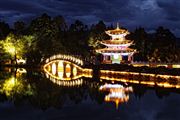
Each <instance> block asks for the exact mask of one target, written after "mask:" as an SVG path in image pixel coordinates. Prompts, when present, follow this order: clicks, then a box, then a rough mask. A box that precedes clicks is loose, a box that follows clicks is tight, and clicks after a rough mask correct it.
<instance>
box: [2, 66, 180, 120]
mask: <svg viewBox="0 0 180 120" xmlns="http://www.w3.org/2000/svg"><path fill="white" fill-rule="evenodd" d="M47 77H48V76H47V75H46V74H45V73H44V72H43V71H35V70H34V71H32V70H23V69H10V68H3V69H1V72H0V120H179V119H180V114H179V112H180V94H179V93H180V90H175V89H164V88H152V87H147V86H142V85H133V84H124V83H118V82H117V83H108V82H106V81H99V80H97V79H96V78H85V77H81V78H78V79H76V80H68V81H60V82H57V81H55V80H54V79H53V80H52V79H50V78H47Z"/></svg>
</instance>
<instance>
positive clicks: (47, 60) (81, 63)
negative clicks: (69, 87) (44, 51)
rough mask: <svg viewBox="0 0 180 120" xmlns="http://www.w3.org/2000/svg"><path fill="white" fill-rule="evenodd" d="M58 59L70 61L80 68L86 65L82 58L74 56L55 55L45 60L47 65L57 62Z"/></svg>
mask: <svg viewBox="0 0 180 120" xmlns="http://www.w3.org/2000/svg"><path fill="white" fill-rule="evenodd" d="M56 59H59V60H65V61H69V62H72V63H75V64H77V65H79V66H83V65H84V62H83V60H81V59H80V58H77V57H75V56H73V55H63V54H58V55H53V56H51V57H50V58H47V59H46V60H45V63H48V62H51V61H53V60H56Z"/></svg>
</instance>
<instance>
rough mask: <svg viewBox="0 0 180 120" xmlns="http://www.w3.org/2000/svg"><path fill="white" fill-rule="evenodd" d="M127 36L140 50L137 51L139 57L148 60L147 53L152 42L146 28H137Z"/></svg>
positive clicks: (134, 46)
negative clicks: (149, 40)
mask: <svg viewBox="0 0 180 120" xmlns="http://www.w3.org/2000/svg"><path fill="white" fill-rule="evenodd" d="M127 38H128V39H131V40H133V41H134V45H133V46H132V47H133V48H135V49H136V50H137V51H138V53H136V56H137V57H138V59H140V60H142V61H146V60H147V53H148V51H149V49H148V48H149V47H148V46H149V45H150V43H149V42H148V35H147V33H146V31H145V30H144V28H142V27H140V28H137V29H136V30H135V31H134V32H132V33H131V34H130V35H128V36H127Z"/></svg>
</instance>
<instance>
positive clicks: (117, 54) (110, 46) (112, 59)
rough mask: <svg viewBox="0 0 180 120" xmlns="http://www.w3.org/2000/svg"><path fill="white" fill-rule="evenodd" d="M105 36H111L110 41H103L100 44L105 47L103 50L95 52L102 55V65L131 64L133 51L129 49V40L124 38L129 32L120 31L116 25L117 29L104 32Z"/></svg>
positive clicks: (130, 42)
mask: <svg viewBox="0 0 180 120" xmlns="http://www.w3.org/2000/svg"><path fill="white" fill-rule="evenodd" d="M106 34H108V35H109V36H111V38H112V39H111V40H104V41H102V42H101V44H103V45H105V46H107V47H106V48H103V49H97V50H96V52H98V53H100V54H102V55H103V60H102V63H110V64H113V63H121V62H131V61H132V60H133V54H134V52H135V50H134V49H131V48H129V46H130V45H131V44H132V43H133V42H132V41H130V40H126V38H125V36H126V35H127V34H129V32H128V31H127V30H125V29H120V28H119V25H118V24H117V28H116V29H114V30H108V31H106Z"/></svg>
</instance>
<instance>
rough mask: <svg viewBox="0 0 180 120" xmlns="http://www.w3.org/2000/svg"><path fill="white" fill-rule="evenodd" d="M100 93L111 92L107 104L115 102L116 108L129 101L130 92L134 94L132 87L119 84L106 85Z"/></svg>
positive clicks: (106, 98)
mask: <svg viewBox="0 0 180 120" xmlns="http://www.w3.org/2000/svg"><path fill="white" fill-rule="evenodd" d="M99 90H100V91H108V92H110V93H109V94H108V95H106V96H105V101H106V102H115V103H116V108H118V105H119V103H123V102H127V101H128V100H129V95H128V93H129V92H132V87H126V88H125V87H123V86H122V85H119V84H105V85H103V86H101V87H100V88H99Z"/></svg>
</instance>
